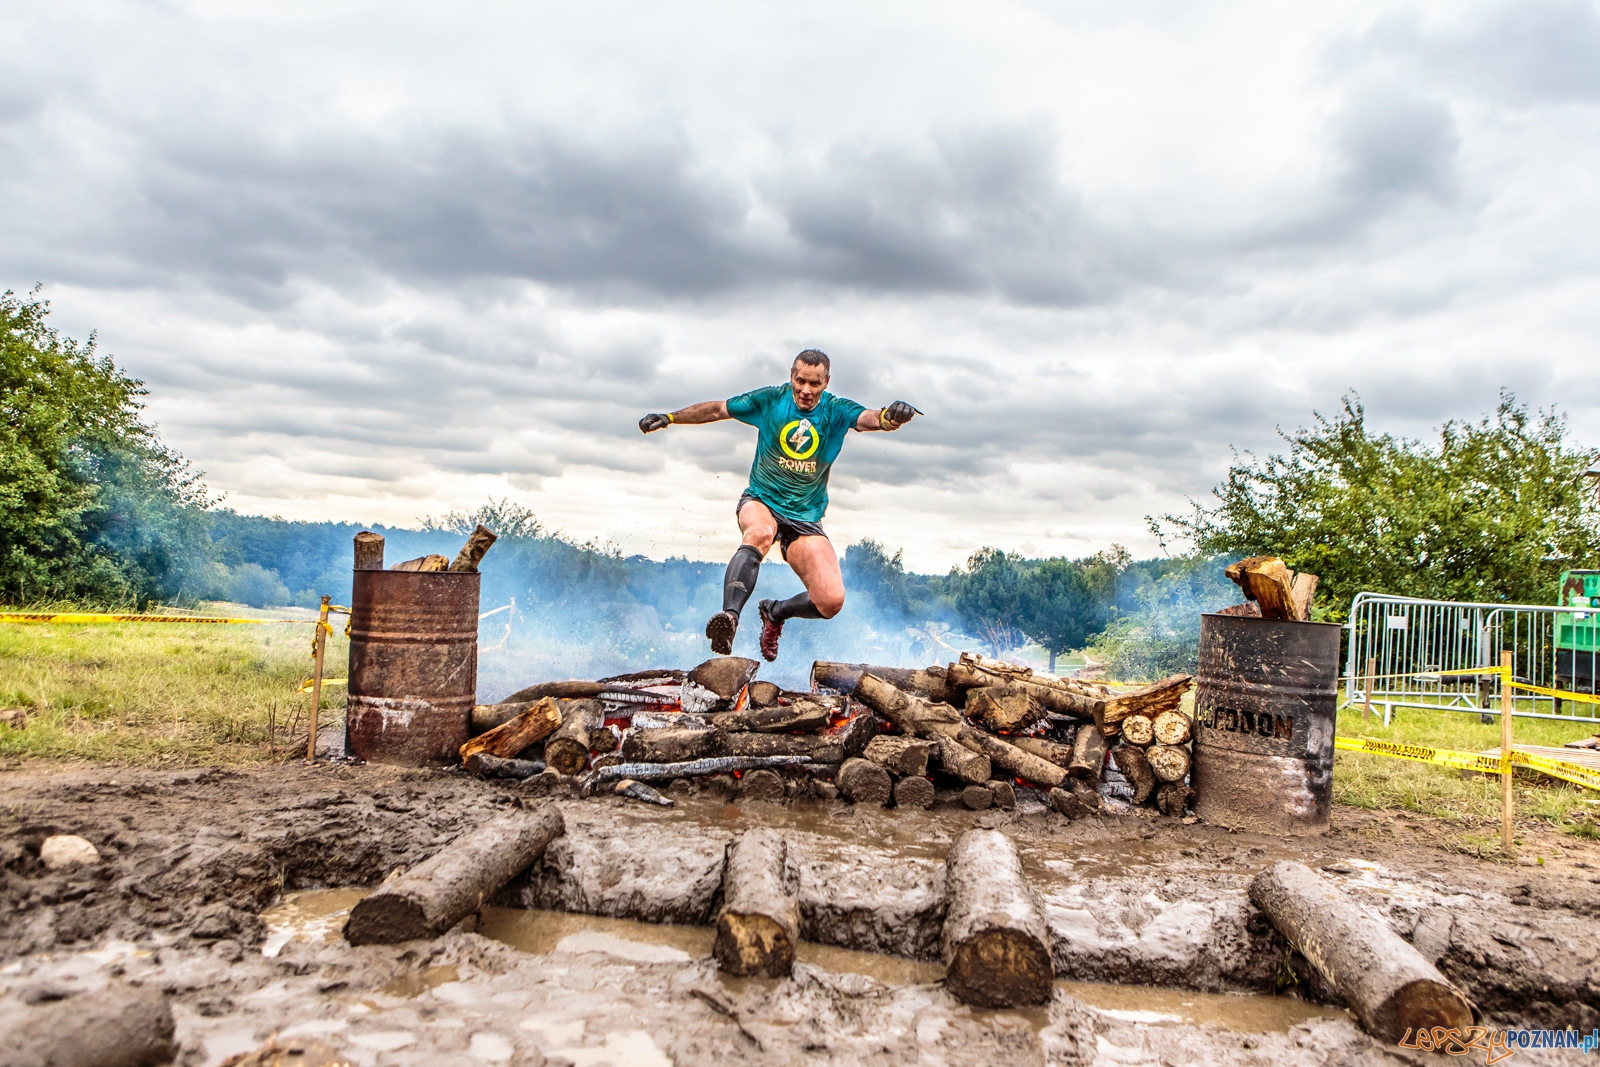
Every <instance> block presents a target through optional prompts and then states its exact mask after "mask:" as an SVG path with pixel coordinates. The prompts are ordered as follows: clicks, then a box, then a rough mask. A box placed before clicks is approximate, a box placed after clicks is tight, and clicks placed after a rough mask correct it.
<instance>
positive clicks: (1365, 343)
mask: <svg viewBox="0 0 1600 1067" xmlns="http://www.w3.org/2000/svg"><path fill="white" fill-rule="evenodd" d="M0 55H3V56H4V57H5V58H4V59H3V60H0V234H3V238H0V287H9V288H12V289H15V290H18V291H23V290H26V289H29V288H31V287H32V286H33V284H34V283H36V282H43V283H44V286H45V290H44V295H45V296H46V297H47V298H48V299H50V300H51V301H52V305H53V307H54V315H53V321H54V322H55V324H56V325H57V326H58V327H60V328H62V329H63V330H65V331H67V332H68V333H71V334H72V335H74V336H79V337H81V336H84V335H86V334H87V333H88V332H89V331H90V330H92V329H94V330H98V331H99V337H100V343H101V346H102V350H103V351H105V352H109V353H111V354H112V355H114V356H115V357H116V359H117V360H118V362H119V363H120V364H122V365H123V366H124V367H125V368H126V369H127V370H128V371H129V372H131V373H133V374H135V375H137V376H139V377H141V378H144V379H145V380H146V381H147V382H148V383H149V386H150V390H151V396H150V404H149V411H150V413H151V415H152V417H153V418H154V419H155V420H156V421H158V422H159V424H160V427H161V432H162V434H163V436H164V438H165V439H166V441H167V442H168V443H169V444H171V445H172V446H174V447H176V448H177V449H179V450H181V451H182V452H183V453H184V454H185V455H186V456H188V457H189V458H190V459H192V460H193V461H194V463H195V465H196V466H197V467H199V468H200V469H202V470H204V471H205V472H206V480H207V482H208V483H209V484H210V485H211V487H212V488H213V490H215V491H217V492H226V494H227V501H226V502H227V504H229V505H230V506H233V507H235V508H238V509H239V510H241V511H247V512H261V513H266V514H279V515H283V516H285V517H290V518H338V519H351V520H356V521H368V522H380V521H381V522H390V523H408V522H412V521H414V520H415V519H417V518H418V517H419V516H422V515H427V514H437V513H441V512H443V511H446V510H448V509H450V508H465V507H473V506H476V505H477V504H479V503H482V502H483V501H485V500H486V499H488V498H490V497H495V498H499V497H509V498H511V499H512V500H515V501H518V502H521V503H524V504H526V505H528V506H529V507H531V508H533V509H534V510H535V511H536V512H537V513H538V515H539V516H540V517H541V518H542V519H544V520H545V521H546V523H547V524H549V525H550V526H552V527H556V528H560V529H563V530H565V531H566V532H568V533H569V534H571V535H573V536H574V537H576V538H578V539H580V540H585V539H588V538H591V537H594V538H599V539H602V540H609V541H612V542H614V543H616V544H617V545H619V546H620V547H621V548H622V549H623V550H624V551H627V552H644V553H647V554H649V555H652V556H656V557H660V556H665V555H674V554H686V555H689V556H691V557H696V558H709V559H720V558H724V557H726V556H727V555H728V554H729V553H730V552H731V551H732V549H733V548H734V546H735V545H736V544H737V533H736V530H735V527H734V523H733V505H734V501H735V500H736V499H737V497H738V495H739V491H740V489H741V488H742V487H743V485H744V478H745V474H746V472H747V471H748V467H749V461H750V454H751V451H752V446H753V431H751V430H750V429H749V428H747V427H744V426H740V425H737V424H724V425H720V426H712V427H693V428H672V429H669V430H667V431H665V432H663V433H659V434H654V435H651V436H650V437H648V438H646V437H642V436H641V435H640V434H639V431H638V429H637V427H636V422H637V420H638V418H639V417H640V416H641V415H642V414H644V413H645V412H648V411H656V410H668V409H671V408H675V407H679V406H682V405H684V404H687V403H690V402H692V401H696V400H702V399H709V398H722V397H726V396H730V395H733V394H736V393H739V392H742V391H744V390H746V389H749V388H752V387H754V386H757V385H762V384H768V383H775V382H778V381H781V380H782V379H783V377H784V375H785V371H786V368H787V365H788V362H789V360H790V359H791V358H792V357H793V355H794V353H795V352H796V351H798V350H799V349H801V348H804V347H809V346H816V347H820V348H822V349H824V350H826V351H827V352H828V353H829V354H830V355H831V356H832V357H833V359H834V381H833V386H834V390H835V391H836V392H838V393H841V394H843V395H845V396H849V397H852V398H854V399H857V400H860V401H862V402H863V403H866V404H869V405H873V406H879V405H882V404H886V403H888V402H889V401H891V400H894V399H898V398H904V399H907V400H910V401H912V402H913V403H915V404H916V405H917V406H918V407H919V408H921V409H922V410H923V411H924V412H926V413H927V417H926V418H925V419H918V420H916V421H915V422H913V423H912V424H911V425H910V426H908V427H907V428H905V429H904V430H902V431H901V432H899V433H897V434H893V435H889V434H872V435H859V436H856V437H853V438H852V439H851V440H849V441H848V442H847V443H846V445H845V449H844V452H843V454H842V455H841V457H840V460H839V462H838V463H837V464H836V466H835V472H834V477H833V483H832V484H833V507H832V510H831V511H830V513H829V516H828V525H829V527H830V529H831V531H832V532H833V535H834V537H835V540H836V541H837V542H838V543H840V544H841V545H842V544H845V543H848V542H849V541H852V540H855V539H858V538H860V537H864V536H872V537H877V538H878V539H880V540H882V541H883V542H885V543H886V544H888V545H889V546H891V547H892V548H894V547H898V548H904V549H905V551H906V559H907V562H908V564H910V565H911V566H913V567H915V568H917V569H923V570H929V569H932V570H943V569H945V568H947V567H949V566H950V565H951V564H954V563H958V562H960V561H962V560H964V559H965V558H966V557H967V556H968V555H969V554H970V553H971V552H972V551H974V550H975V549H977V548H978V547H980V546H982V545H987V544H993V545H998V546H1001V547H1003V548H1007V549H1014V550H1020V551H1023V552H1026V553H1028V554H1029V555H1057V554H1065V555H1072V556H1081V555H1087V554H1089V553H1092V552H1094V551H1096V550H1098V549H1100V548H1103V547H1105V546H1106V545H1108V544H1109V543H1111V542H1113V541H1119V542H1122V543H1124V544H1127V545H1128V546H1129V547H1130V548H1132V549H1133V550H1134V551H1135V553H1136V554H1139V555H1146V554H1153V553H1154V552H1155V542H1154V541H1153V539H1152V538H1151V537H1150V536H1149V534H1148V533H1147V532H1146V531H1145V522H1144V516H1145V515H1147V514H1151V513H1158V514H1159V513H1161V512H1164V511H1170V510H1174V509H1181V508H1182V507H1183V506H1184V502H1185V498H1186V497H1190V496H1193V497H1204V496H1205V495H1206V494H1208V493H1209V490H1210V487H1211V486H1212V485H1214V484H1215V483H1216V482H1217V480H1218V479H1219V477H1220V476H1221V475H1222V473H1223V472H1224V471H1225V470H1226V468H1227V465H1228V463H1229V462H1230V460H1231V459H1232V456H1233V452H1232V451H1231V449H1233V448H1237V449H1240V450H1245V449H1255V450H1263V449H1271V448H1273V447H1274V445H1275V443H1276V438H1275V428H1276V427H1278V426H1282V427H1285V428H1289V429H1292V428H1294V427H1296V426H1299V425H1304V424H1306V423H1307V422H1309V421H1310V419H1311V417H1312V411H1313V410H1314V409H1318V410H1322V411H1332V410H1334V409H1336V408H1337V406H1338V402H1339V397H1340V396H1341V395H1342V394H1343V393H1344V392H1345V391H1347V390H1350V389H1354V390H1357V391H1359V393H1360V395H1361V396H1362V397H1363V398H1364V400H1365V402H1366V405H1367V409H1368V414H1369V419H1370V421H1371V422H1373V423H1374V424H1376V426H1377V427H1378V428H1380V429H1388V430H1394V431H1397V432H1403V433H1408V434H1412V435H1418V434H1424V433H1426V432H1427V431H1428V430H1429V428H1430V427H1431V426H1434V425H1436V424H1437V423H1439V422H1440V421H1442V420H1444V419H1447V418H1452V417H1476V416H1478V415H1481V414H1482V413H1484V412H1486V411H1489V410H1491V409H1492V408H1493V407H1494V405H1495V402H1496V395H1497V393H1498V391H1499V389H1500V388H1501V387H1502V386H1504V387H1509V388H1511V389H1513V390H1515V392H1516V393H1517V395H1518V396H1519V398H1521V399H1523V400H1525V401H1527V402H1529V403H1530V404H1532V405H1534V406H1539V407H1542V406H1550V405H1555V406H1558V407H1560V408H1561V409H1563V410H1565V411H1567V412H1568V413H1569V415H1570V417H1571V423H1572V426H1573V428H1574V430H1575V431H1576V433H1577V436H1578V437H1579V438H1580V439H1581V440H1582V441H1584V442H1585V443H1589V444H1596V443H1600V407H1597V403H1596V402H1597V399H1600V358H1597V357H1600V351H1597V349H1600V345H1597V339H1600V11H1597V9H1596V7H1595V5H1593V4H1590V3H1584V2H1563V0H1513V2H1504V3H1463V2H1451V3H1444V4H1437V5H1430V4H1412V3H1394V4H1383V3H1370V4H1368V3H1356V4H1337V3H1330V4H1317V5H1313V4H1295V5H1286V4H1283V3H1255V4H1252V3H1207V2H1203V0H1173V2H1139V0H1115V2H1104V3H1076V4H1070V3H1063V4H1053V5H1045V4H1038V5H1028V4H1006V3H999V2H994V0H990V2H985V3H973V4H939V3H932V2H927V0H919V2H917V3H907V4H896V3H892V2H887V0H880V2H878V3H873V4H862V3H859V2H856V3H849V4H829V3H815V2H814V3H807V4H752V3H728V4H710V3H705V4H691V3H678V4H657V3H636V4H630V3H604V2H590V3H584V4H548V5H542V4H534V3H527V2H518V3H507V4H489V3H479V4H473V3H455V4H439V3H429V4H408V3H403V2H396V0H385V2H383V3H370V4H359V3H338V2H332V0H316V2H315V3H310V2H293V0H274V2H272V3H260V4H250V3H183V2H167V3H154V2H148V3H134V2H116V3H103V4H95V3H75V2H72V0H53V2H51V3H45V4H23V3H21V2H19V0H12V2H10V3H7V4H6V5H5V17H4V18H3V19H0Z"/></svg>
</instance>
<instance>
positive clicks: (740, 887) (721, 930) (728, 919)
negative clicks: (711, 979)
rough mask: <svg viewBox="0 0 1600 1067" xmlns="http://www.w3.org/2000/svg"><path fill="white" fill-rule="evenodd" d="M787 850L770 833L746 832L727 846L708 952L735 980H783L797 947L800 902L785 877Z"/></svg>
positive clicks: (759, 829)
mask: <svg viewBox="0 0 1600 1067" xmlns="http://www.w3.org/2000/svg"><path fill="white" fill-rule="evenodd" d="M787 864H788V846H787V845H786V843H785V842H784V839H783V836H782V835H781V834H779V833H778V832H777V831H775V830H771V829H767V828H765V827H756V828H753V829H750V830H746V831H745V832H744V833H742V834H740V835H739V836H738V837H737V838H735V839H734V841H733V843H732V844H731V845H729V846H728V859H727V863H726V865H725V866H724V868H723V873H722V901H723V903H722V910H721V911H720V912H719V913H718V914H717V936H716V940H714V941H713V942H712V944H711V954H712V955H713V956H715V957H716V960H717V966H718V967H719V968H720V969H721V970H723V971H724V972H726V973H727V974H730V975H733V976H735V977H738V978H748V977H750V976H752V975H764V976H766V977H768V978H787V977H788V976H789V973H790V971H791V970H792V969H793V968H794V956H795V950H796V949H797V948H798V947H799V945H800V900H799V896H798V894H797V893H796V891H795V888H794V886H793V884H792V882H791V880H790V879H789V878H788V877H787V876H786V874H785V867H786V866H787Z"/></svg>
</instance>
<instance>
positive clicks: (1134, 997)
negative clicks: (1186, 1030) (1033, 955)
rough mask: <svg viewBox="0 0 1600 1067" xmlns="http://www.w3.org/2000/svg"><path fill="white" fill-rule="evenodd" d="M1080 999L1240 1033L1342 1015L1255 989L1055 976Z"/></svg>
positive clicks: (1142, 1017)
mask: <svg viewBox="0 0 1600 1067" xmlns="http://www.w3.org/2000/svg"><path fill="white" fill-rule="evenodd" d="M1056 988H1058V989H1061V990H1064V991H1065V992H1067V993H1068V994H1070V995H1071V996H1072V997H1074V998H1076V999H1077V1000H1078V1002H1079V1003H1081V1004H1084V1005H1086V1006H1088V1007H1091V1008H1093V1009H1095V1010H1096V1011H1098V1012H1099V1013H1100V1014H1102V1015H1105V1016H1108V1017H1110V1018H1112V1019H1118V1020H1121V1021H1122V1022H1130V1023H1151V1024H1155V1025H1163V1024H1164V1025H1182V1026H1221V1027H1223V1028H1225V1029H1228V1030H1235V1031H1238V1032H1239V1033H1245V1034H1265V1033H1285V1032H1287V1031H1288V1030H1289V1029H1290V1028H1291V1027H1293V1026H1297V1025H1299V1024H1300V1023H1303V1022H1307V1021H1309V1020H1311V1019H1345V1018H1349V1015H1348V1014H1347V1013H1346V1012H1344V1011H1342V1010H1340V1009H1338V1008H1328V1007H1323V1006H1322V1005H1319V1004H1308V1003H1306V1002H1305V1001H1303V1000H1296V999H1294V998H1293V997H1277V996H1266V995H1263V994H1258V993H1191V992H1189V991H1187V990H1183V989H1161V988H1158V987H1156V986H1133V985H1106V984H1103V983H1100V982H1063V981H1059V980H1058V981H1057V982H1056Z"/></svg>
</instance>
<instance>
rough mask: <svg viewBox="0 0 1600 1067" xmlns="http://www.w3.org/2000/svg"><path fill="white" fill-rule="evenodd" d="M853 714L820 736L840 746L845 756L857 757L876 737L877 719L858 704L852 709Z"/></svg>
mask: <svg viewBox="0 0 1600 1067" xmlns="http://www.w3.org/2000/svg"><path fill="white" fill-rule="evenodd" d="M852 710H853V711H854V712H855V714H854V715H851V716H850V718H848V719H846V720H845V721H844V722H841V723H839V724H838V725H837V726H834V727H832V728H830V729H828V730H824V731H823V732H822V736H823V737H825V738H827V739H828V740H829V741H831V742H833V743H834V744H836V745H838V746H840V748H842V749H843V750H844V754H845V756H847V757H849V756H859V755H861V753H863V752H865V751H866V750H867V745H869V744H870V743H871V742H872V739H873V738H874V737H877V736H878V729H879V727H878V717H877V716H876V715H874V714H873V713H872V712H871V711H868V710H867V709H866V708H865V707H863V706H862V705H860V704H856V705H854V706H853V709H852Z"/></svg>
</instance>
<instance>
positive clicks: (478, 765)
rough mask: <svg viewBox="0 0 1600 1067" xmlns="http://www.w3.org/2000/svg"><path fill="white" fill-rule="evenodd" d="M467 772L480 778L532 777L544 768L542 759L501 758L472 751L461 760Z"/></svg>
mask: <svg viewBox="0 0 1600 1067" xmlns="http://www.w3.org/2000/svg"><path fill="white" fill-rule="evenodd" d="M462 765H463V766H464V767H465V768H466V771H467V773H468V774H476V775H477V776H478V777H480V778H516V779H523V778H532V777H533V776H534V775H536V774H538V773H540V772H541V771H543V770H544V762H543V761H542V760H533V759H501V758H500V757H499V756H491V755H489V754H488V753H486V752H474V753H473V754H472V755H470V756H468V757H467V758H466V759H465V760H463V761H462Z"/></svg>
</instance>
